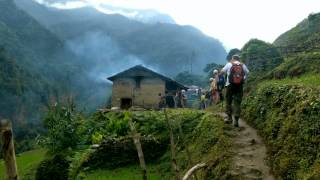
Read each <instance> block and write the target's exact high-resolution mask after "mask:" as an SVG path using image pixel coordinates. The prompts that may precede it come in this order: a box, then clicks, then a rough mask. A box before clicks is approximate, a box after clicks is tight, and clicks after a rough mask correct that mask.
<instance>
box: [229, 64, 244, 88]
mask: <svg viewBox="0 0 320 180" xmlns="http://www.w3.org/2000/svg"><path fill="white" fill-rule="evenodd" d="M229 82H230V84H234V85H241V84H242V83H243V82H244V70H243V66H242V64H235V63H232V66H231V68H230V75H229Z"/></svg>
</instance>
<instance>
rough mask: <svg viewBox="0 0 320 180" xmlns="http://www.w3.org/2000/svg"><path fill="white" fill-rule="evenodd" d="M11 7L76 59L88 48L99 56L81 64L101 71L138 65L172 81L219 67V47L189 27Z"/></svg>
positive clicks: (88, 10)
mask: <svg viewBox="0 0 320 180" xmlns="http://www.w3.org/2000/svg"><path fill="white" fill-rule="evenodd" d="M16 4H17V5H18V6H19V7H20V8H22V9H23V10H25V11H26V12H28V13H29V14H30V15H32V16H33V17H34V18H35V19H37V20H38V21H39V22H40V23H41V24H43V25H44V26H46V27H47V28H48V29H50V30H51V31H52V32H53V33H55V34H56V35H58V36H59V37H60V38H61V39H63V40H64V41H66V42H67V44H69V48H71V50H73V51H74V52H75V53H76V54H77V52H78V51H79V49H83V48H87V47H92V45H94V46H95V49H98V50H99V53H97V52H96V51H90V50H89V51H88V52H87V54H86V56H87V58H86V61H87V62H89V64H90V63H91V64H92V65H95V64H96V63H99V65H100V66H102V67H104V68H105V69H108V68H107V67H108V66H109V65H110V63H111V62H112V64H113V65H115V66H116V67H117V68H120V69H125V68H123V67H122V66H125V65H124V64H126V65H127V66H128V65H130V66H132V65H133V64H137V63H139V64H145V65H148V66H151V67H153V68H154V69H157V70H158V71H160V72H162V73H165V74H169V75H171V76H173V75H176V74H178V73H179V72H182V71H185V70H188V71H190V70H191V69H192V71H193V72H197V73H202V69H203V68H204V67H205V65H206V64H208V63H211V62H212V61H213V62H215V63H224V62H225V60H224V59H225V55H226V51H225V49H224V47H223V46H222V44H221V43H220V42H219V41H218V40H217V39H214V38H211V37H208V36H206V35H204V34H203V33H201V32H200V31H199V30H197V29H195V28H194V27H191V26H179V25H176V24H167V23H156V24H145V23H141V22H138V21H135V20H131V19H128V18H126V17H124V16H121V15H117V14H114V15H108V14H103V13H101V12H99V11H97V10H96V9H94V8H92V7H84V8H78V9H70V10H59V9H55V8H50V7H45V6H42V5H39V4H37V3H35V2H33V1H27V0H21V1H20V0H19V1H16ZM79 43H80V44H81V46H79V45H78V44H79ZM114 49H116V52H115V50H114ZM110 51H111V52H112V53H106V52H110ZM114 54H117V55H116V56H115V55H114ZM78 55H80V56H82V54H78ZM128 57H131V58H128ZM132 57H134V58H132ZM115 62H116V63H115ZM126 68H127V67H126ZM106 72H107V74H110V72H108V70H105V73H106ZM111 73H115V72H111Z"/></svg>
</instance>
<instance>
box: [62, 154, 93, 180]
mask: <svg viewBox="0 0 320 180" xmlns="http://www.w3.org/2000/svg"><path fill="white" fill-rule="evenodd" d="M93 151H94V150H92V149H84V150H80V151H76V152H74V154H73V156H72V157H69V158H68V160H69V162H70V163H69V169H68V171H69V174H68V179H70V180H76V179H83V177H84V174H83V173H81V172H80V171H81V170H82V166H83V164H84V163H85V162H86V161H88V159H89V157H90V155H91V154H92V152H93Z"/></svg>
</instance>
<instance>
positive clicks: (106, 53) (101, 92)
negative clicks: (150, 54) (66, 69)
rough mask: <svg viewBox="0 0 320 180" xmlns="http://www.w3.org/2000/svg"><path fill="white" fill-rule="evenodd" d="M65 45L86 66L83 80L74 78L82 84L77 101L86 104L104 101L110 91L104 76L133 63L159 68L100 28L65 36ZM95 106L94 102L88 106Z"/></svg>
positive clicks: (109, 85)
mask: <svg viewBox="0 0 320 180" xmlns="http://www.w3.org/2000/svg"><path fill="white" fill-rule="evenodd" d="M66 47H67V48H68V50H71V51H72V52H73V53H74V54H75V55H76V56H78V57H79V58H78V59H79V61H81V62H78V63H79V64H80V63H81V64H83V65H84V66H85V67H86V74H84V75H83V76H84V77H85V78H82V79H84V80H86V81H81V80H79V79H80V78H79V79H78V80H79V82H78V83H79V84H81V85H82V84H85V86H84V87H83V88H84V89H83V92H82V97H81V101H80V102H83V104H85V106H86V107H87V106H88V104H98V106H101V105H104V104H105V103H106V102H107V99H108V96H110V95H111V82H110V81H109V80H107V77H110V76H112V75H114V74H117V73H119V72H121V71H124V70H126V69H128V68H131V67H133V66H135V65H143V66H145V67H147V68H149V69H151V70H153V71H156V72H159V69H158V68H156V67H151V66H150V65H146V64H145V63H144V61H143V60H141V59H140V58H138V57H136V56H134V55H132V54H130V53H128V52H125V51H123V50H122V49H121V48H120V47H119V46H118V45H117V43H115V41H113V40H112V38H110V37H109V36H108V35H107V34H106V33H104V32H101V31H91V32H88V33H85V34H83V35H82V36H78V37H76V38H74V39H71V40H68V41H67V42H66ZM88 79H89V83H88ZM95 107H97V106H93V107H92V108H95ZM89 110H93V109H89Z"/></svg>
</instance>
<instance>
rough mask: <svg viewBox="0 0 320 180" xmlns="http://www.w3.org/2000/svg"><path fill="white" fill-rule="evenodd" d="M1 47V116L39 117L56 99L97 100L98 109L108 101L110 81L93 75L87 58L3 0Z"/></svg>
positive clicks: (0, 16) (15, 118) (23, 118)
mask: <svg viewBox="0 0 320 180" xmlns="http://www.w3.org/2000/svg"><path fill="white" fill-rule="evenodd" d="M0 49H1V53H0V60H1V68H2V70H1V71H2V72H1V74H0V75H1V77H0V79H1V81H0V84H1V93H0V98H1V99H2V100H5V101H3V102H2V103H1V104H0V106H1V107H0V109H1V111H0V117H2V118H10V119H12V120H16V121H20V120H21V121H33V120H35V119H37V120H39V115H40V114H41V112H43V110H44V109H45V108H46V107H47V106H48V105H49V104H50V103H54V102H55V101H58V100H59V99H64V98H65V97H67V96H73V97H74V98H75V99H77V100H79V101H80V100H81V101H82V102H83V103H88V102H90V101H91V102H92V101H93V102H94V103H92V104H90V106H89V107H94V108H96V106H97V105H98V104H99V103H100V104H102V103H105V100H106V97H105V96H106V88H107V87H106V86H107V85H106V82H104V83H102V84H101V82H97V81H96V80H95V79H90V72H91V71H90V69H89V68H87V67H86V65H85V64H84V65H83V64H80V63H79V62H81V58H79V56H77V55H76V54H74V53H73V52H72V51H70V50H69V48H67V47H66V45H65V42H63V41H61V40H60V39H59V38H58V37H57V36H56V35H55V34H53V33H52V32H50V31H49V30H47V29H46V28H44V27H43V26H42V25H41V24H39V23H38V22H37V21H36V20H34V19H33V18H32V17H31V16H29V15H28V14H26V13H25V12H24V11H22V10H20V9H18V8H17V7H16V5H15V4H14V3H13V1H11V0H1V1H0ZM87 86H90V87H91V88H84V87H87ZM101 86H103V87H101ZM100 87H101V90H100ZM79 89H81V91H80V90H79ZM93 90H94V91H95V93H92V92H91V91H93ZM103 97H104V99H103ZM97 98H98V100H97ZM92 99H94V100H92ZM18 116H19V117H18Z"/></svg>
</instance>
